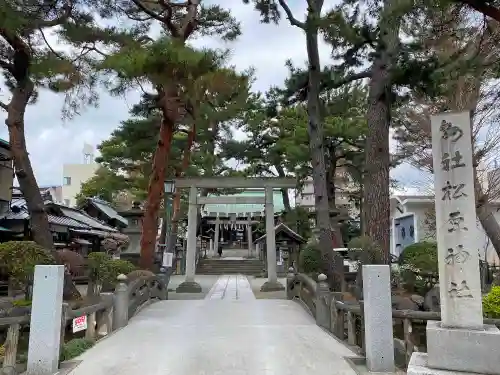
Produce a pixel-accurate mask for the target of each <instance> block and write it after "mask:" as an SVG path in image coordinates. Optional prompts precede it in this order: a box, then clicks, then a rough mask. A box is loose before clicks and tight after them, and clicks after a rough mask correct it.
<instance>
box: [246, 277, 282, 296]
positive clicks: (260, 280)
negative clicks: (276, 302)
mask: <svg viewBox="0 0 500 375" xmlns="http://www.w3.org/2000/svg"><path fill="white" fill-rule="evenodd" d="M248 280H249V281H250V285H251V286H252V290H253V294H254V295H255V298H257V299H286V291H284V290H280V291H277V292H261V291H260V288H261V287H262V285H263V284H264V283H265V282H266V281H267V277H266V278H264V277H254V276H248ZM278 281H279V282H280V283H281V284H282V285H283V286H286V278H281V279H278Z"/></svg>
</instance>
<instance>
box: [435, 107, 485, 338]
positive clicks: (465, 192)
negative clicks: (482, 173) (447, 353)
mask: <svg viewBox="0 0 500 375" xmlns="http://www.w3.org/2000/svg"><path fill="white" fill-rule="evenodd" d="M431 121H432V154H433V163H434V164H433V165H434V187H435V190H436V199H435V202H436V223H438V225H436V229H437V245H438V260H439V283H440V297H441V322H442V326H443V327H453V328H475V329H481V328H482V327H483V309H482V302H481V282H480V276H479V253H478V247H477V239H478V235H477V234H478V228H477V225H476V202H475V198H474V197H475V195H474V169H473V164H472V163H473V161H472V145H471V139H472V138H471V130H470V114H469V113H467V112H466V113H454V114H450V113H448V114H443V115H439V116H433V117H432V120H431Z"/></svg>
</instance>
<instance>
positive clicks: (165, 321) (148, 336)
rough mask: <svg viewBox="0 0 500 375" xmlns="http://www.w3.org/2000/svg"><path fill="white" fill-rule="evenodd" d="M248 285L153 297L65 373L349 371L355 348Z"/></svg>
mask: <svg viewBox="0 0 500 375" xmlns="http://www.w3.org/2000/svg"><path fill="white" fill-rule="evenodd" d="M224 282H225V284H224ZM248 289H249V285H248V281H246V282H245V281H244V278H241V277H240V278H238V277H235V276H233V277H232V278H231V277H229V278H222V279H221V280H220V283H217V284H216V285H215V286H214V288H213V289H212V290H211V293H210V294H209V295H208V297H207V298H206V299H204V300H192V301H162V302H158V303H155V304H153V305H151V306H149V307H147V308H145V309H144V310H142V311H141V312H140V313H139V314H138V315H137V316H135V317H133V318H132V319H131V320H130V323H129V325H128V326H127V327H125V328H124V329H122V330H119V331H117V332H115V333H114V334H113V335H111V336H110V337H108V338H106V339H104V340H102V341H101V342H99V343H98V344H97V345H96V346H94V347H93V348H91V349H90V350H88V351H87V352H85V353H84V354H83V355H82V356H81V357H80V358H78V359H80V360H82V363H81V364H80V365H79V366H78V367H77V368H76V369H74V370H73V371H71V372H70V375H89V374H92V375H306V374H307V375H311V374H332V373H335V374H337V375H355V374H356V373H355V371H354V370H353V369H352V368H351V367H350V366H349V364H348V363H347V362H346V361H345V360H344V359H343V357H344V356H354V353H353V352H352V351H350V350H349V349H347V348H346V347H345V346H344V345H343V344H341V343H339V342H338V341H337V340H335V339H334V338H333V337H331V336H330V335H328V334H327V333H325V332H324V331H323V330H322V329H321V328H319V327H318V326H317V325H316V324H315V322H314V320H313V319H312V317H311V316H310V315H309V314H307V313H306V312H305V311H304V309H303V308H302V307H301V306H300V305H299V304H298V303H296V302H293V301H288V300H258V299H254V298H252V295H251V294H249V293H248V291H249V290H248ZM221 290H222V291H225V292H223V293H221ZM217 296H218V298H217ZM224 296H225V298H224ZM237 296H239V298H237Z"/></svg>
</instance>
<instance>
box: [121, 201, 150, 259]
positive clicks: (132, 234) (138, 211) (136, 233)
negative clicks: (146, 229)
mask: <svg viewBox="0 0 500 375" xmlns="http://www.w3.org/2000/svg"><path fill="white" fill-rule="evenodd" d="M119 214H120V215H121V216H123V217H124V218H126V219H127V220H128V226H127V227H126V228H124V229H123V230H122V232H123V234H126V235H127V236H128V237H129V239H130V242H129V244H128V247H127V249H126V250H125V251H123V252H122V253H121V258H122V259H127V258H128V259H129V260H131V261H132V262H134V260H136V261H137V260H138V259H139V257H140V254H141V233H142V217H143V215H144V211H143V210H142V208H141V203H140V202H134V203H132V208H131V209H130V210H127V211H122V212H119ZM134 263H135V262H134Z"/></svg>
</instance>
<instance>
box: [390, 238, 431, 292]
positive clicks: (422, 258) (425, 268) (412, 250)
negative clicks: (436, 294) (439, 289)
mask: <svg viewBox="0 0 500 375" xmlns="http://www.w3.org/2000/svg"><path fill="white" fill-rule="evenodd" d="M399 266H400V269H399V271H400V276H401V281H402V283H403V286H404V288H405V289H406V290H408V291H410V292H416V293H419V294H421V295H425V294H426V293H427V292H428V291H429V290H430V289H431V288H432V287H433V286H434V284H435V282H437V279H438V277H439V271H438V257H437V244H436V243H434V242H417V243H415V244H413V245H410V246H408V247H406V248H405V249H404V250H403V252H402V254H401V255H400V257H399Z"/></svg>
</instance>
